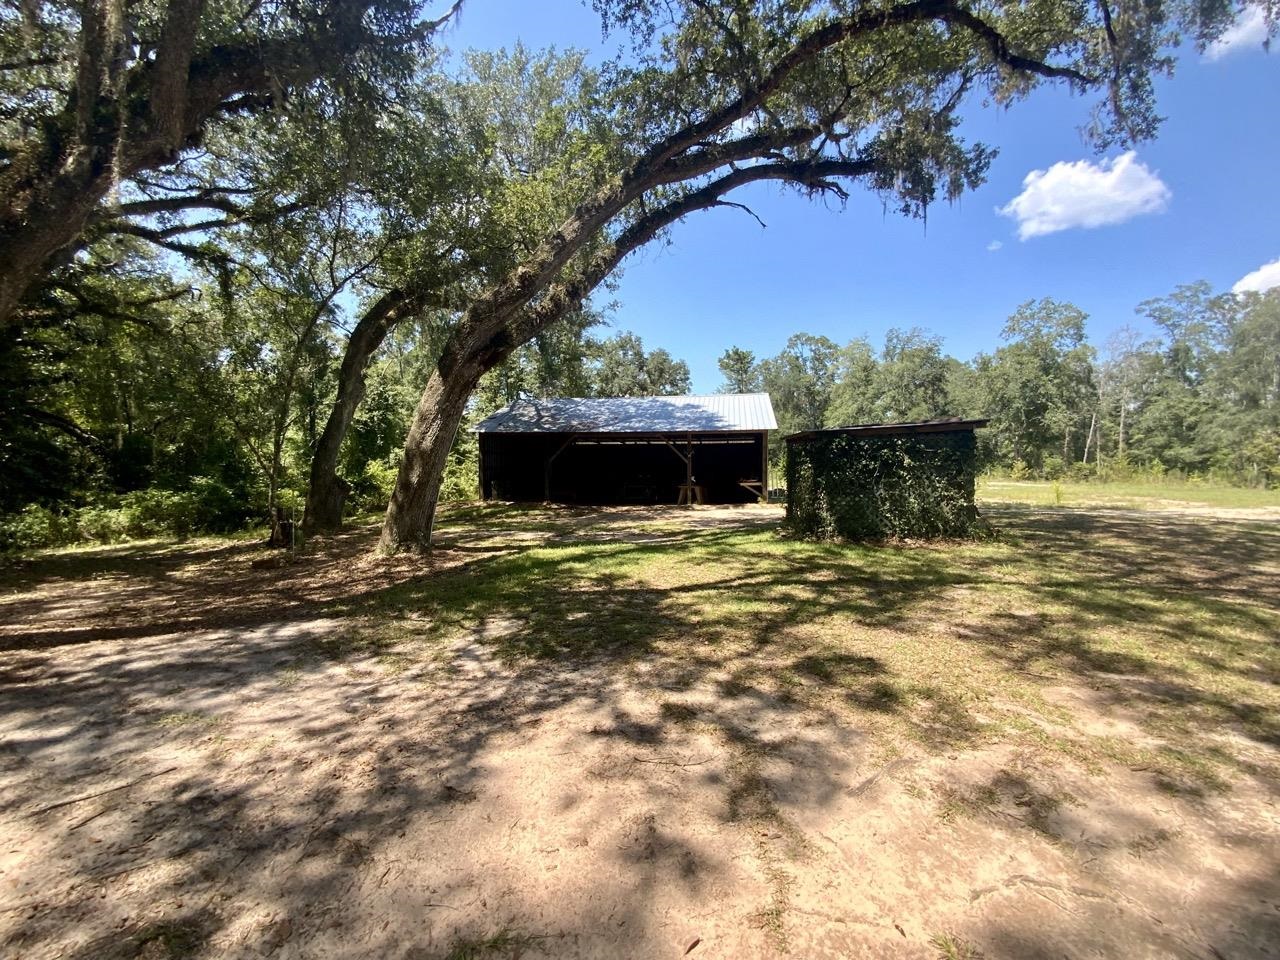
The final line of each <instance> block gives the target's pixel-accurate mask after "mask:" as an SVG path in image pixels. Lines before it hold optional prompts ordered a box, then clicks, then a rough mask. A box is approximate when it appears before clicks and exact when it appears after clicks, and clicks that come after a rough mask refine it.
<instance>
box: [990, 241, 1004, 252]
mask: <svg viewBox="0 0 1280 960" xmlns="http://www.w3.org/2000/svg"><path fill="white" fill-rule="evenodd" d="M1003 246H1004V244H1003V243H1001V242H1000V241H999V240H992V241H991V242H990V243H988V244H987V250H988V251H990V252H991V253H995V252H996V251H997V250H999V249H1000V248H1001V247H1003Z"/></svg>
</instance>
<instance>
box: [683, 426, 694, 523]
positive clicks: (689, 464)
mask: <svg viewBox="0 0 1280 960" xmlns="http://www.w3.org/2000/svg"><path fill="white" fill-rule="evenodd" d="M684 442H685V450H687V451H688V453H689V455H688V456H687V457H686V458H685V461H684V475H685V481H684V482H685V483H687V484H688V485H689V488H688V489H689V506H690V507H692V506H693V434H692V433H690V434H688V435H686V436H685V440H684Z"/></svg>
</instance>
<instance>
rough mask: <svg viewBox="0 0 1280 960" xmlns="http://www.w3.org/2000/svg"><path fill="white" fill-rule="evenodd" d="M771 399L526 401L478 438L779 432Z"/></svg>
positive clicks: (490, 421)
mask: <svg viewBox="0 0 1280 960" xmlns="http://www.w3.org/2000/svg"><path fill="white" fill-rule="evenodd" d="M777 428H778V421H777V420H776V419H775V418H774V415H773V404H772V403H771V402H770V401H769V395H768V394H767V393H713V394H706V395H703V396H686V397H600V398H584V397H560V398H556V399H552V400H534V399H531V398H521V399H519V400H517V401H515V403H512V404H509V405H508V406H505V407H503V408H502V409H501V410H499V411H497V412H496V413H494V414H492V415H490V416H488V417H486V418H485V419H484V420H482V421H481V422H480V425H479V426H477V427H476V432H477V433H687V432H695V433H709V432H729V431H735V430H752V431H754V430H776V429H777Z"/></svg>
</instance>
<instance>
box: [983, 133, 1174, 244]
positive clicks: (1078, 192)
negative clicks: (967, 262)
mask: <svg viewBox="0 0 1280 960" xmlns="http://www.w3.org/2000/svg"><path fill="white" fill-rule="evenodd" d="M1172 196H1173V194H1172V193H1171V192H1170V190H1169V188H1168V187H1167V186H1165V185H1164V182H1163V181H1162V180H1161V179H1160V177H1159V176H1157V175H1156V174H1155V173H1153V172H1152V171H1151V170H1150V169H1148V168H1147V166H1146V165H1145V164H1143V163H1140V162H1139V161H1138V159H1137V156H1136V155H1135V154H1134V153H1133V151H1132V150H1131V151H1129V152H1128V153H1123V154H1121V155H1120V156H1118V157H1116V158H1115V159H1114V160H1103V161H1102V162H1101V163H1097V164H1095V163H1093V162H1092V161H1090V160H1077V161H1075V162H1074V163H1066V162H1059V163H1055V164H1054V165H1053V166H1052V167H1050V168H1049V169H1048V170H1032V171H1031V172H1030V173H1028V174H1027V175H1026V177H1024V178H1023V180H1022V192H1021V193H1020V194H1018V195H1017V196H1016V197H1014V198H1013V199H1012V200H1010V201H1009V202H1008V203H1007V204H1005V205H1004V206H1003V207H999V208H997V210H996V213H999V214H1000V215H1001V216H1005V217H1012V218H1013V219H1015V220H1017V221H1018V238H1019V239H1021V240H1027V239H1030V238H1031V237H1040V236H1044V235H1045V234H1047V233H1057V232H1058V231H1059V230H1070V229H1071V228H1072V227H1084V228H1086V229H1087V228H1092V227H1103V226H1107V225H1108V224H1112V223H1124V222H1125V221H1126V220H1131V219H1133V218H1134V217H1137V216H1141V215H1142V214H1144V213H1160V212H1161V211H1162V210H1164V209H1165V207H1167V206H1168V205H1169V199H1170V198H1171V197H1172Z"/></svg>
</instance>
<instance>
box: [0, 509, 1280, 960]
mask: <svg viewBox="0 0 1280 960" xmlns="http://www.w3.org/2000/svg"><path fill="white" fill-rule="evenodd" d="M775 519H776V514H775V513H774V512H772V511H768V510H758V511H745V512H744V511H728V512H725V513H724V514H723V515H721V514H717V513H716V512H714V511H702V512H699V513H696V514H694V517H693V521H694V522H697V523H706V524H718V523H730V524H742V523H747V524H755V523H772V522H774V520H775ZM629 522H630V521H629V516H628V515H627V514H626V513H625V512H623V513H613V514H610V515H609V516H608V517H607V518H605V519H604V520H603V521H602V522H600V523H592V524H586V525H584V527H583V530H582V532H581V535H582V536H585V537H590V536H600V537H610V536H624V535H626V531H627V526H628V523H629ZM676 522H689V517H688V515H679V516H678V517H677V518H676ZM528 536H529V538H530V539H531V540H536V539H538V537H539V536H540V535H539V534H536V533H530V534H529V535H528ZM541 536H544V537H545V535H541ZM368 540H369V534H368V532H367V531H365V532H358V533H356V534H352V535H349V536H348V537H345V538H343V539H341V540H339V541H337V542H336V543H334V544H332V545H330V546H329V547H328V548H327V550H326V551H324V552H322V555H320V556H317V557H314V558H310V559H309V560H307V561H306V562H304V563H300V564H297V565H290V566H285V567H281V568H279V569H268V570H263V569H260V568H253V567H251V566H250V564H249V562H248V561H247V560H246V557H247V556H248V550H249V548H247V547H241V546H227V545H214V546H208V547H192V548H184V549H182V550H171V549H167V548H166V549H160V548H128V549H122V550H121V551H119V559H118V563H117V564H116V566H115V568H114V569H112V568H111V564H108V565H107V566H108V569H107V570H106V571H105V572H100V573H99V574H98V577H99V579H97V580H92V581H85V580H83V579H80V578H79V576H78V568H77V566H76V564H77V561H76V560H75V559H74V558H70V559H67V560H66V561H65V570H62V571H61V575H50V573H49V570H48V568H41V570H40V571H39V572H35V571H33V572H32V573H31V575H30V577H29V578H28V579H27V580H25V581H23V580H21V578H20V579H19V581H18V582H17V585H16V587H15V588H14V589H13V590H12V591H11V592H10V593H9V594H7V595H5V596H3V597H0V601H2V602H0V651H3V652H0V955H3V956H6V957H14V958H30V960H39V958H55V957H60V958H86V960H87V958H108V957H144V958H166V957H186V956H190V957H206V956H207V957H261V956H270V957H275V958H280V960H283V958H329V957H333V958H339V957H341V958H351V957H370V958H375V957H377V958H405V960H408V958H418V960H425V958H437V957H439V958H464V957H489V956H494V957H530V958H533V957H584V958H585V957H602V958H603V957H655V958H656V957H671V958H680V957H685V956H688V957H692V958H695V960H698V958H713V957H715V958H753V957H775V956H783V955H787V956H792V957H806V958H807V957H814V958H825V957H905V958H932V957H937V956H940V955H946V953H945V951H946V949H948V948H947V945H946V942H945V941H944V940H940V939H939V938H941V937H943V936H944V935H950V936H953V937H954V938H956V941H957V943H959V946H958V947H954V948H953V949H956V950H963V949H965V947H964V942H965V941H968V942H970V943H974V944H978V945H980V947H981V950H982V952H983V954H984V955H985V956H987V957H1001V958H1004V957H1007V958H1024V960H1026V958H1031V960H1034V958H1046V960H1047V958H1050V957H1053V958H1058V957H1072V958H1086V957H1124V958H1129V960H1139V958H1168V957H1174V958H1188V960H1191V958H1202V960H1226V958H1230V960H1240V958H1261V957H1275V956H1280V807H1278V806H1277V797H1278V796H1280V793H1278V792H1277V791H1276V790H1275V789H1267V788H1266V785H1264V784H1259V783H1257V782H1254V783H1252V785H1250V784H1247V783H1242V784H1241V785H1239V786H1238V787H1237V789H1234V790H1233V791H1232V792H1230V793H1229V794H1225V795H1221V796H1216V795H1209V796H1206V797H1188V796H1179V795H1170V794H1168V793H1165V792H1162V791H1161V790H1159V789H1158V788H1157V785H1156V784H1155V783H1153V780H1152V777H1151V775H1150V773H1149V772H1147V771H1144V770H1141V769H1128V768H1119V769H1113V770H1110V771H1109V772H1108V775H1107V776H1105V777H1097V776H1092V777H1087V776H1084V775H1081V774H1078V773H1071V772H1068V771H1066V770H1063V771H1060V772H1059V771H1054V770H1052V769H1050V770H1046V769H1044V768H1043V767H1037V768H1036V769H1034V770H1032V769H1030V766H1029V765H1030V764H1032V763H1033V762H1034V761H1032V760H1031V759H1029V758H1027V757H1023V756H1020V755H1018V754H1017V752H1016V751H1013V750H1012V749H1011V748H1009V747H1007V746H1002V745H999V744H992V745H987V746H983V747H980V748H977V749H966V750H964V751H960V752H955V753H946V752H936V751H927V750H924V749H920V748H914V749H913V748H910V747H905V748H895V749H894V750H892V751H889V750H886V749H884V745H883V744H880V743H877V742H876V741H875V739H874V738H872V737H870V736H868V734H867V733H866V731H864V730H862V729H860V728H859V727H858V726H857V725H856V724H851V723H850V722H849V721H848V720H847V719H846V718H843V717H842V716H840V715H838V714H836V713H833V712H825V711H820V710H812V709H804V710H802V709H797V708H796V707H795V706H794V705H793V704H787V703H782V702H778V701H776V700H773V699H771V698H769V697H765V696H761V695H758V694H754V693H746V694H740V695H736V696H728V695H726V694H725V681H726V677H725V676H720V675H717V674H716V673H715V672H714V671H712V672H709V673H705V674H702V675H700V676H698V677H696V678H693V679H690V678H689V677H688V676H686V675H683V674H681V673H679V672H675V671H668V670H667V669H666V667H665V666H664V665H663V664H662V663H660V662H651V663H645V662H641V663H627V664H625V665H619V664H616V663H613V662H610V661H608V660H599V661H593V662H585V663H584V662H576V663H565V662H538V663H534V664H528V663H526V664H506V663H502V662H500V661H498V660H497V659H495V658H494V657H493V656H492V655H491V652H490V651H491V645H490V642H489V641H490V640H492V638H494V637H499V636H502V635H503V634H504V633H505V632H508V631H512V630H517V629H519V624H518V623H516V622H513V621H508V620H504V619H503V618H501V617H492V618H488V619H482V620H480V621H479V622H477V623H475V624H474V625H473V626H472V627H471V628H470V629H469V630H467V631H464V632H463V633H462V634H461V635H459V636H458V637H457V638H456V639H455V640H453V641H451V642H450V643H449V644H448V645H447V647H446V648H445V649H442V650H441V651H440V652H439V655H438V656H436V657H434V658H431V659H428V660H423V661H419V662H414V663H412V664H409V665H407V666H406V665H403V664H400V665H393V666H389V665H388V664H387V663H385V662H382V661H380V660H379V658H378V656H377V655H376V653H374V652H370V653H368V654H356V655H353V656H350V657H346V658H344V659H341V660H336V661H335V660H332V659H328V658H325V657H318V656H316V655H315V653H314V650H315V645H316V644H317V643H323V642H324V641H325V639H326V638H330V637H332V636H334V635H335V634H338V633H341V632H342V631H343V630H345V629H348V627H347V625H346V624H344V622H343V621H341V620H338V619H332V618H328V617H325V616H318V615H317V611H318V610H321V609H322V608H323V606H324V604H325V603H326V602H328V601H330V600H331V599H332V598H333V597H334V596H339V595H342V594H343V593H344V592H346V593H350V592H360V591H365V590H369V589H375V588H380V587H381V586H385V585H386V584H388V583H394V582H397V581H399V580H403V579H405V578H412V577H420V576H423V575H429V574H430V573H431V571H432V570H434V569H438V568H441V567H447V566H450V565H458V564H464V563H466V562H467V556H466V555H465V551H463V550H462V549H461V545H458V544H455V545H453V546H450V545H449V544H448V543H446V544H445V545H444V546H443V547H442V549H441V550H440V551H439V553H438V554H437V555H436V556H434V557H433V558H432V559H431V560H429V561H424V560H403V561H396V562H395V563H367V562H364V561H361V560H359V559H357V558H358V557H359V556H362V554H363V550H364V548H365V547H367V545H368ZM254 555H255V556H256V554H254ZM95 569H99V570H100V569H101V564H98V565H97V566H96V567H95ZM54 572H55V574H57V573H58V570H57V569H56V567H55V571H54ZM1050 695H1052V696H1053V697H1055V698H1057V699H1058V700H1059V701H1060V702H1061V703H1062V704H1063V705H1067V706H1069V707H1070V709H1071V710H1072V711H1073V712H1074V713H1075V714H1076V715H1077V716H1078V717H1082V718H1084V721H1085V722H1087V723H1089V724H1093V725H1096V727H1097V728H1098V729H1100V730H1105V731H1109V732H1110V733H1112V734H1113V735H1115V736H1119V737H1141V736H1142V735H1143V734H1142V733H1141V731H1140V730H1139V729H1138V728H1137V727H1136V725H1134V724H1132V723H1131V722H1130V721H1129V720H1128V719H1127V716H1126V710H1125V707H1124V705H1123V704H1122V703H1116V702H1115V701H1114V700H1113V699H1111V698H1104V697H1102V696H1100V695H1098V693H1097V691H1094V690H1091V689H1089V688H1087V687H1072V686H1063V687H1055V688H1053V690H1052V691H1050ZM1241 749H1244V748H1243V747H1242V748H1241ZM1248 749H1253V750H1261V749H1264V748H1263V747H1260V746H1259V745H1257V744H1250V745H1249V747H1248ZM1271 759H1273V760H1274V757H1272V758H1271ZM1046 783H1051V784H1052V785H1053V787H1054V791H1053V792H1054V796H1055V797H1061V796H1066V797H1069V798H1070V802H1068V803H1060V802H1057V801H1054V802H1052V803H1050V802H1047V801H1046V800H1045V789H1046V788H1045V784H1046ZM943 788H945V789H950V790H954V791H956V792H957V793H960V794H962V793H963V792H964V791H965V790H968V789H982V790H983V791H986V795H987V796H988V797H989V799H990V805H989V806H990V813H989V815H986V816H982V817H957V818H954V819H948V818H946V817H940V816H939V815H938V813H937V802H936V795H937V791H938V790H939V789H943ZM953 955H956V956H963V955H965V954H963V953H962V952H961V953H954V954H953ZM975 955H976V954H975Z"/></svg>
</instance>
